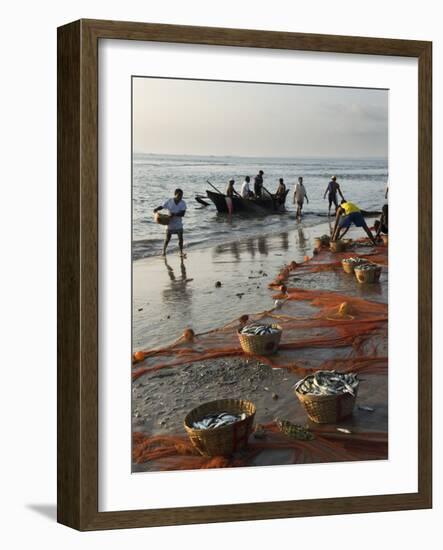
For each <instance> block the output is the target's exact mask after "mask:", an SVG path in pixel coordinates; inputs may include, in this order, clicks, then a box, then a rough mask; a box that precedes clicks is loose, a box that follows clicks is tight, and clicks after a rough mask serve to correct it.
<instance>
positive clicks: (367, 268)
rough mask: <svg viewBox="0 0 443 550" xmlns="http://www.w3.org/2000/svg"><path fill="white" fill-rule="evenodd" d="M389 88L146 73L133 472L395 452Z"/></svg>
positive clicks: (137, 208)
mask: <svg viewBox="0 0 443 550" xmlns="http://www.w3.org/2000/svg"><path fill="white" fill-rule="evenodd" d="M388 97H389V91H388V90H386V89H362V88H343V87H336V88H335V87H324V86H306V85H294V84H284V83H272V84H270V83H258V82H228V81H209V80H193V79H173V78H156V77H145V76H135V77H133V79H132V351H133V356H132V371H131V377H132V436H133V442H132V472H134V473H135V472H150V471H151V472H152V471H167V470H194V469H202V468H203V469H206V468H222V467H223V468H238V467H265V466H281V465H286V466H288V465H292V467H293V468H297V465H298V464H310V463H328V462H350V461H367V460H386V459H388V247H389V243H388V193H389V181H388V173H389V167H388V130H389V129H388Z"/></svg>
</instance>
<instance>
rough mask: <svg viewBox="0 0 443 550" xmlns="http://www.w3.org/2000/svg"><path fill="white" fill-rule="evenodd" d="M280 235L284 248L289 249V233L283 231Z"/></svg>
mask: <svg viewBox="0 0 443 550" xmlns="http://www.w3.org/2000/svg"><path fill="white" fill-rule="evenodd" d="M280 237H281V248H282V250H289V233H282V234H281V235H280Z"/></svg>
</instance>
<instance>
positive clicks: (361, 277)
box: [354, 264, 381, 283]
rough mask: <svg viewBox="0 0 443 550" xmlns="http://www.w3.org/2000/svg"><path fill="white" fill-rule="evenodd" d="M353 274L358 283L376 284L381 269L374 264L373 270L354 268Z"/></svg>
mask: <svg viewBox="0 0 443 550" xmlns="http://www.w3.org/2000/svg"><path fill="white" fill-rule="evenodd" d="M354 273H355V277H356V279H357V281H358V282H359V283H378V281H379V280H380V275H381V267H380V266H379V265H375V264H374V269H359V267H358V266H357V267H355V268H354Z"/></svg>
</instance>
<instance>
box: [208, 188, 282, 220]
mask: <svg viewBox="0 0 443 550" xmlns="http://www.w3.org/2000/svg"><path fill="white" fill-rule="evenodd" d="M288 193H289V190H286V193H285V196H284V198H283V199H277V198H276V197H275V195H268V194H265V195H264V197H263V198H260V199H257V198H250V199H243V198H242V197H239V196H237V195H234V197H233V198H232V206H233V211H234V212H251V213H256V214H270V213H275V212H282V211H284V209H285V202H286V197H287V194H288ZM206 194H207V196H208V199H210V200H211V201H212V202H213V203H214V205H215V207H216V208H217V211H218V212H223V213H227V212H228V205H227V203H226V195H225V194H223V193H216V192H215V191H209V190H207V191H206Z"/></svg>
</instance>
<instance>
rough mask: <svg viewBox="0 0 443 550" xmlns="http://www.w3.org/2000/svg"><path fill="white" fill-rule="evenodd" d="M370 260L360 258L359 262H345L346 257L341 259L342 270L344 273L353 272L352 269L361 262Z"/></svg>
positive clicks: (366, 262) (361, 263)
mask: <svg viewBox="0 0 443 550" xmlns="http://www.w3.org/2000/svg"><path fill="white" fill-rule="evenodd" d="M368 263H370V262H368V261H367V260H361V261H360V263H353V262H347V261H346V259H343V260H342V261H341V265H342V267H343V271H344V272H345V273H352V274H353V273H354V270H355V269H356V268H358V267H359V266H361V265H363V264H368Z"/></svg>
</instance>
